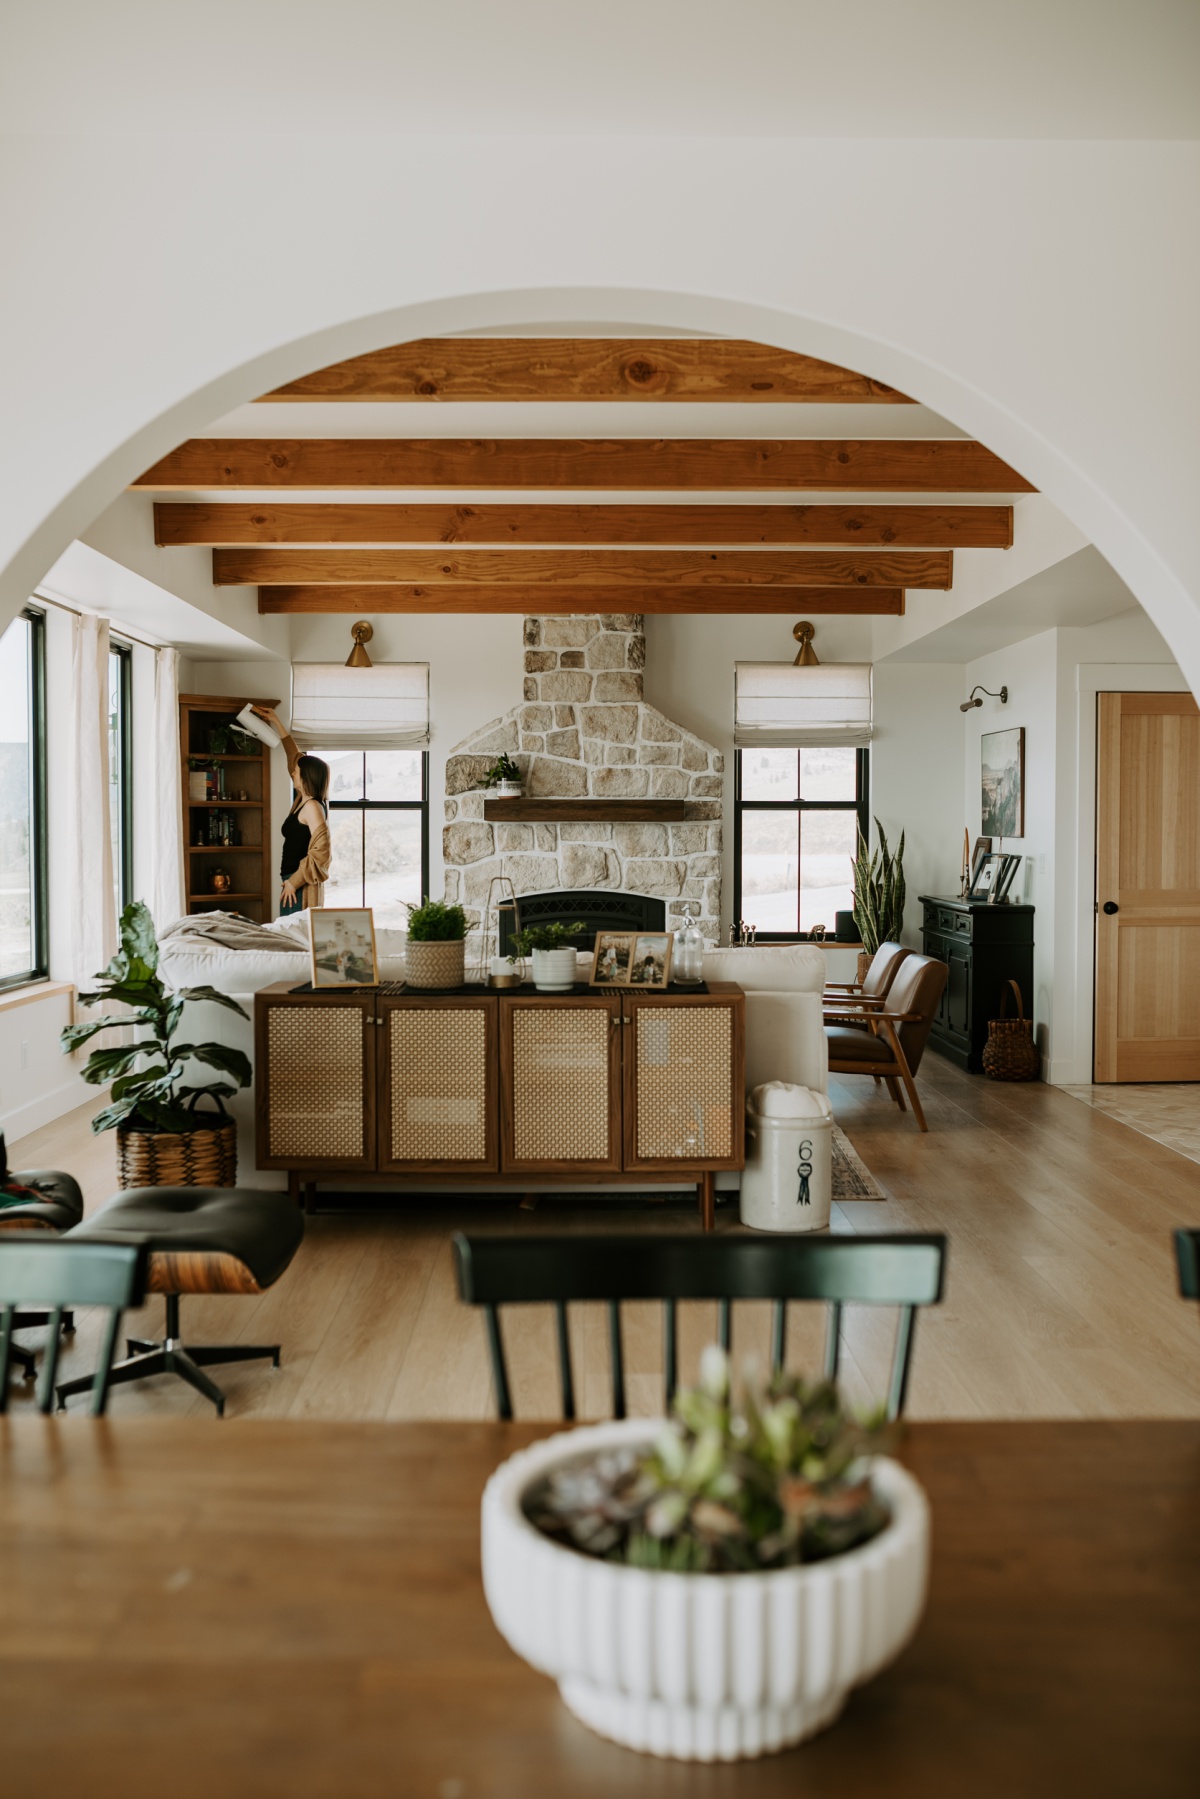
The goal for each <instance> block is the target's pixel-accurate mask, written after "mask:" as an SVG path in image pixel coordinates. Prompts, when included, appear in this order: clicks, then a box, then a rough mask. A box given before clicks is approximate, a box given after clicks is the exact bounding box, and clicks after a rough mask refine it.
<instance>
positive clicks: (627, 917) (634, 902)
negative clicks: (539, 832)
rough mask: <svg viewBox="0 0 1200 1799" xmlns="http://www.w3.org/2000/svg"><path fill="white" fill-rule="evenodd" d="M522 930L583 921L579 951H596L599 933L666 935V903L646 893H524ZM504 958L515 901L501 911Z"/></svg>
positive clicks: (578, 937)
mask: <svg viewBox="0 0 1200 1799" xmlns="http://www.w3.org/2000/svg"><path fill="white" fill-rule="evenodd" d="M517 913H518V914H519V917H520V923H521V926H526V925H535V924H574V922H575V920H576V919H577V918H578V919H581V920H582V921H583V924H584V925H585V927H586V928H585V929H584V930H582V931H580V932H578V933H577V934H576V935H575V936H574V937H572V938H571V939H570V942H571V943H573V944H574V945H575V947H576V949H586V950H590V949H594V947H595V943H596V932H597V931H662V930H665V928H666V918H667V907H666V902H665V901H664V900H660V899H652V898H651V897H650V895H649V894H646V893H589V892H587V891H583V890H580V889H575V890H573V891H571V892H568V893H523V894H522V895H521V896H520V898H519V899H518V900H517ZM497 915H498V922H499V926H500V950H499V953H500V954H501V955H502V956H506V955H507V954H508V953H509V948H510V946H511V942H512V936H513V932H514V931H515V930H517V929H518V928H519V927H518V925H517V924H516V923H515V922H514V918H513V907H512V903H511V901H506V902H505V903H504V904H503V905H501V906H499V907H497Z"/></svg>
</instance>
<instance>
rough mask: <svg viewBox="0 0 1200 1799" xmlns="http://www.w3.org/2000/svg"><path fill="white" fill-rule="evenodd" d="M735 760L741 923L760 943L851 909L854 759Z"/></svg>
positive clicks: (791, 755) (802, 753)
mask: <svg viewBox="0 0 1200 1799" xmlns="http://www.w3.org/2000/svg"><path fill="white" fill-rule="evenodd" d="M740 755H741V802H742V813H741V827H742V858H741V915H742V917H743V919H744V920H745V921H746V923H747V924H750V925H753V926H754V927H755V928H756V930H758V931H759V932H760V933H761V934H763V935H780V934H782V935H792V934H794V933H796V932H798V931H811V930H812V928H813V926H814V925H818V924H823V925H825V926H826V927H827V928H828V929H829V930H831V931H832V930H833V928H834V924H835V922H836V914H837V913H838V912H847V911H849V910H850V909H851V907H852V906H853V903H854V899H853V891H854V890H853V872H852V867H851V864H852V862H853V858H854V851H855V846H856V841H857V832H858V810H857V801H858V753H857V751H855V750H852V749H843V748H834V747H830V748H825V749H804V750H794V749H793V750H784V749H761V750H760V749H755V750H742V751H741V752H740Z"/></svg>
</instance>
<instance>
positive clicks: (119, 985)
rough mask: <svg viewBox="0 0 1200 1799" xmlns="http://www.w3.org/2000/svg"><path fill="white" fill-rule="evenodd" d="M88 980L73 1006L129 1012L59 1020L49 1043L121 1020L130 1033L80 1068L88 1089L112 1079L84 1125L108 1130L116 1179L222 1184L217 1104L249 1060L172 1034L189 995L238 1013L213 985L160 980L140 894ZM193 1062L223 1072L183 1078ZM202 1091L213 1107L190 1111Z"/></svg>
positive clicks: (224, 1161)
mask: <svg viewBox="0 0 1200 1799" xmlns="http://www.w3.org/2000/svg"><path fill="white" fill-rule="evenodd" d="M96 979H97V981H98V982H99V983H100V984H99V986H98V987H97V988H96V990H95V992H93V993H81V994H80V995H79V1004H80V1005H81V1006H96V1005H114V1004H116V1005H121V1006H127V1007H129V1008H130V1010H129V1011H128V1012H125V1013H117V1014H106V1015H105V1016H104V1017H103V1018H95V1019H92V1020H90V1021H89V1022H88V1023H87V1024H73V1025H69V1026H68V1027H67V1029H66V1030H65V1031H63V1033H62V1035H61V1037H60V1039H59V1042H60V1044H61V1046H62V1049H63V1052H64V1054H69V1053H70V1052H71V1051H72V1050H76V1049H78V1048H79V1047H80V1045H81V1044H84V1043H87V1042H88V1041H89V1040H90V1039H91V1038H93V1037H95V1036H97V1035H98V1034H99V1033H100V1032H101V1031H107V1030H114V1029H121V1028H123V1027H128V1026H130V1025H132V1026H134V1027H135V1029H136V1030H137V1040H136V1042H133V1043H123V1044H119V1045H117V1046H115V1047H105V1048H101V1049H94V1050H93V1051H92V1052H91V1054H90V1055H89V1057H88V1059H87V1062H86V1064H85V1066H84V1068H83V1070H82V1073H83V1078H84V1080H85V1081H90V1082H91V1084H92V1085H93V1086H94V1087H100V1086H108V1085H109V1083H110V1082H111V1084H112V1086H111V1092H110V1095H109V1103H108V1105H107V1106H105V1107H104V1108H103V1110H102V1111H100V1112H97V1114H96V1116H95V1117H94V1118H93V1120H92V1129H93V1130H94V1131H111V1130H114V1129H115V1131H116V1133H117V1177H118V1179H119V1181H120V1183H121V1186H122V1187H232V1186H233V1185H234V1184H235V1182H236V1180H237V1127H236V1126H235V1124H234V1121H233V1119H232V1118H230V1116H229V1114H228V1112H226V1110H225V1107H224V1105H223V1103H222V1102H223V1101H224V1100H225V1099H227V1098H228V1097H229V1096H230V1095H231V1094H233V1093H236V1092H237V1090H238V1088H239V1087H246V1086H248V1085H249V1084H250V1074H251V1069H250V1061H249V1058H248V1057H247V1056H245V1055H243V1054H242V1052H241V1050H240V1049H230V1048H228V1047H227V1046H226V1045H225V1044H222V1043H181V1042H179V1040H178V1031H179V1025H180V1022H181V1020H182V1017H183V1009H184V1006H185V1005H186V1004H187V1002H188V1001H189V1000H201V999H202V1000H209V1001H211V1003H212V1004H213V1005H217V1006H226V1007H228V1009H229V1010H230V1011H231V1012H237V1013H239V1014H240V1015H241V1017H243V1018H246V1017H248V1014H247V1012H246V1011H245V1010H244V1009H243V1008H242V1007H241V1006H239V1005H238V1003H237V1001H236V1000H235V999H231V998H230V997H229V995H228V994H227V993H218V991H217V989H216V988H215V987H183V988H180V989H178V990H177V991H174V992H172V991H169V990H168V989H167V988H166V987H165V986H164V985H163V982H162V980H161V978H160V976H159V973H158V939H157V937H156V936H155V933H154V920H153V919H152V918H151V916H150V912H149V910H148V908H147V907H146V906H144V905H143V904H142V902H141V901H140V900H135V901H133V903H132V904H131V905H128V906H126V907H125V910H124V911H123V912H122V913H121V947H120V949H119V950H118V951H117V953H116V955H115V956H114V957H113V959H112V961H111V962H110V963H109V964H108V967H107V968H106V969H105V970H104V973H103V974H102V975H97V976H96ZM197 1062H199V1063H201V1064H203V1065H204V1066H206V1067H209V1068H213V1069H216V1070H217V1072H218V1074H219V1075H221V1076H227V1077H229V1078H228V1079H217V1080H212V1081H199V1082H197V1081H186V1080H185V1079H184V1071H185V1068H186V1067H187V1065H188V1064H189V1063H197ZM205 1097H207V1098H209V1099H215V1100H216V1102H217V1110H216V1112H213V1113H205V1112H197V1111H196V1104H197V1101H198V1100H200V1099H202V1098H205Z"/></svg>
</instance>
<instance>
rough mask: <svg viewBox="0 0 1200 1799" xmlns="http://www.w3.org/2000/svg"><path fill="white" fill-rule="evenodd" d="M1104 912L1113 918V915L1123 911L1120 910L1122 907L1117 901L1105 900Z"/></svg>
mask: <svg viewBox="0 0 1200 1799" xmlns="http://www.w3.org/2000/svg"><path fill="white" fill-rule="evenodd" d="M1104 910H1105V911H1106V912H1107V913H1108V916H1109V917H1110V918H1111V917H1112V915H1113V913H1114V912H1119V911H1120V910H1121V908H1120V906H1118V904H1117V902H1116V900H1105V902H1104Z"/></svg>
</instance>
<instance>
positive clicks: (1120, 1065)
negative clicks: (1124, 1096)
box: [1095, 693, 1200, 1081]
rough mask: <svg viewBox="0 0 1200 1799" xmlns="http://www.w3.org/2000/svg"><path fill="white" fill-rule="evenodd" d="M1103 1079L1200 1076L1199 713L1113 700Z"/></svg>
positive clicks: (1103, 932)
mask: <svg viewBox="0 0 1200 1799" xmlns="http://www.w3.org/2000/svg"><path fill="white" fill-rule="evenodd" d="M1095 1079H1096V1080H1097V1081H1196V1080H1200V709H1198V708H1197V706H1196V702H1195V700H1194V699H1192V697H1191V695H1190V694H1181V693H1102V694H1100V695H1099V738H1098V750H1097V766H1096V1024H1095Z"/></svg>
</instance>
